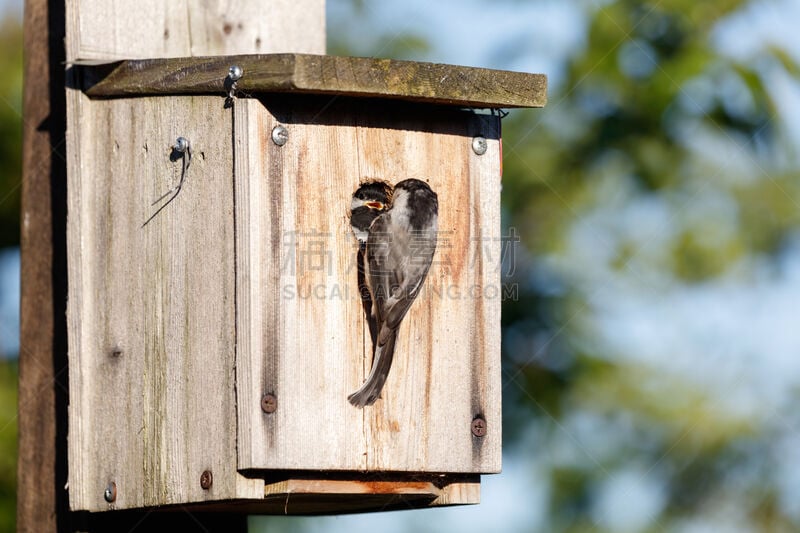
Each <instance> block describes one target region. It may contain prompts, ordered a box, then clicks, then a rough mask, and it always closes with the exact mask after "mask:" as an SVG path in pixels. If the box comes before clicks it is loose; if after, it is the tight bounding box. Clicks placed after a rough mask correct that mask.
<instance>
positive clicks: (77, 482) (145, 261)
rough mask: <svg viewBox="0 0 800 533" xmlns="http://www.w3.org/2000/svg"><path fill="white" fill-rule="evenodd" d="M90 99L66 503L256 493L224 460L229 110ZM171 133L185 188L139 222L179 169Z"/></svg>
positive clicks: (228, 360) (201, 100)
mask: <svg viewBox="0 0 800 533" xmlns="http://www.w3.org/2000/svg"><path fill="white" fill-rule="evenodd" d="M71 97H72V98H78V99H84V98H86V97H85V96H83V95H81V94H80V93H78V92H73V93H72V94H71ZM90 105H91V106H92V113H91V118H92V121H91V122H89V123H85V124H83V126H82V127H81V128H80V129H79V130H78V131H70V132H69V133H70V191H69V192H70V195H69V202H70V203H69V254H70V260H69V265H70V269H69V279H70V298H69V307H68V315H69V330H70V364H71V368H72V370H73V371H72V372H71V379H70V399H71V401H70V406H69V407H70V442H69V444H70V470H69V472H70V499H71V504H72V507H73V508H74V509H88V510H94V511H98V510H105V509H108V508H120V509H124V508H134V507H146V506H155V505H165V504H170V503H187V502H197V501H207V500H218V499H233V498H235V497H259V493H260V491H261V490H263V481H262V482H259V480H246V481H243V480H242V479H240V475H239V474H238V472H237V470H236V405H235V382H234V379H235V376H234V364H235V363H234V355H235V353H234V345H235V322H234V312H235V310H234V294H235V290H234V283H235V278H234V236H233V230H234V228H233V183H232V180H233V176H232V173H231V171H232V168H233V163H232V160H231V158H232V150H231V137H230V135H231V133H230V132H231V131H232V124H231V113H230V111H229V110H226V109H223V108H222V106H221V105H220V102H219V101H218V100H217V99H215V98H211V97H186V98H181V99H170V98H143V99H135V100H109V101H103V102H91V104H90ZM76 107H78V104H77V103H73V108H76ZM178 136H183V137H186V138H187V139H189V140H190V142H191V144H192V149H191V152H192V157H191V163H190V165H189V166H188V168H187V169H186V175H185V176H184V185H183V188H182V189H181V191H180V193H179V194H178V195H177V196H176V197H175V199H174V200H173V201H172V202H171V203H170V204H169V205H167V207H166V208H165V209H163V210H162V211H160V213H159V214H158V215H157V216H156V217H155V218H153V219H152V220H150V222H148V223H147V224H146V225H144V226H143V224H144V223H145V222H146V221H147V220H148V219H149V218H150V216H151V215H152V214H153V213H154V212H155V211H156V210H157V209H158V208H159V207H160V206H161V205H162V204H163V202H164V201H166V199H164V200H162V201H160V202H154V200H156V199H157V198H159V197H161V196H162V195H163V194H164V193H165V192H167V191H169V190H170V189H172V188H174V187H175V186H176V185H178V183H179V182H180V180H181V174H182V172H183V165H184V161H183V160H182V159H176V157H175V155H176V154H174V153H172V152H171V145H172V144H173V143H174V142H175V139H176V138H177V137H178ZM205 470H209V471H211V472H212V474H213V485H212V487H211V488H210V489H209V490H204V489H203V488H202V487H201V484H200V476H201V474H202V473H203V471H205ZM109 482H114V483H115V484H116V489H117V499H116V501H115V502H114V503H113V504H111V505H109V504H108V503H107V502H105V501H104V499H103V489H104V487H105V486H106V484H107V483H109ZM248 489H249V490H248Z"/></svg>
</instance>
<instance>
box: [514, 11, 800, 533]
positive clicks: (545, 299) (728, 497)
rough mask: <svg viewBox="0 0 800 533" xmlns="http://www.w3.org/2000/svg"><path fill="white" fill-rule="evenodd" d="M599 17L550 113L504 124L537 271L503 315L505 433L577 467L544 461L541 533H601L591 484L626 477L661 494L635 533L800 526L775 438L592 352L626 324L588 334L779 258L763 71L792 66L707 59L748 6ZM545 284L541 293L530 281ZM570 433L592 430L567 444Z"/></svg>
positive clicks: (795, 185) (697, 385)
mask: <svg viewBox="0 0 800 533" xmlns="http://www.w3.org/2000/svg"><path fill="white" fill-rule="evenodd" d="M602 4H603V5H602V7H599V8H590V9H589V11H588V12H587V16H588V18H589V24H588V35H587V39H586V44H585V47H584V49H583V50H582V52H581V53H579V54H577V55H576V56H575V57H573V58H571V59H570V61H569V63H568V65H567V68H566V76H565V79H564V80H563V83H562V84H561V85H559V86H558V87H555V88H551V93H550V97H549V103H548V107H547V108H545V109H543V110H535V111H523V112H512V114H511V116H509V117H508V118H507V119H505V121H504V130H503V137H504V140H505V172H504V178H503V202H504V207H505V209H506V212H507V220H508V224H509V225H511V226H515V227H517V228H518V230H519V234H520V235H522V237H523V243H524V245H525V248H526V249H527V250H528V252H529V253H530V254H531V257H532V258H535V259H530V260H529V262H528V265H527V267H528V268H527V269H522V270H523V271H522V272H521V274H520V275H518V277H517V278H516V279H517V280H519V281H520V283H525V284H526V285H527V290H522V291H521V298H520V300H519V301H517V302H508V303H507V305H506V306H505V308H504V316H503V319H504V331H505V337H504V378H505V379H504V383H505V390H504V392H505V394H506V403H505V404H504V410H505V415H506V417H507V421H506V423H507V426H506V427H509V426H510V427H512V428H519V427H520V426H522V425H524V424H525V421H526V420H527V421H528V423H529V424H530V423H534V424H538V425H539V426H541V427H544V428H546V430H547V432H548V435H549V437H548V441H547V442H548V446H549V448H550V449H558V448H559V447H563V446H564V445H565V441H566V443H567V444H568V445H570V446H573V447H575V448H577V449H576V451H575V454H576V456H577V457H580V458H581V459H579V460H578V459H576V460H574V461H572V462H569V463H568V464H565V465H562V464H560V463H559V462H558V461H553V462H552V464H551V465H550V466H551V483H552V491H551V499H550V508H549V512H550V516H549V519H550V523H551V525H552V526H553V529H555V530H564V531H583V530H594V531H598V530H599V531H613V530H614V529H615V528H614V527H613V525H611V524H608V523H604V522H603V521H602V520H601V519H598V518H597V516H591V515H592V513H593V512H594V513H595V514H597V508H596V505H597V502H598V501H599V500H600V499H601V497H602V494H601V490H600V489H598V487H599V486H601V485H602V483H601V481H602V480H606V479H614V478H615V477H616V472H617V471H618V470H620V469H624V468H626V467H629V466H630V465H631V464H641V465H645V468H643V472H642V474H641V476H640V478H641V480H648V481H650V480H653V479H654V480H655V482H656V483H657V484H658V485H659V486H660V487H662V488H663V490H664V495H663V498H664V502H663V510H661V511H658V513H657V515H656V516H652V517H651V520H649V521H648V523H647V524H645V525H643V526H642V527H647V528H654V530H661V528H662V527H665V528H667V529H670V528H672V527H675V526H677V525H679V524H682V523H686V522H687V521H691V520H693V519H695V518H698V519H708V520H710V522H709V523H715V522H714V521H715V519H714V518H713V515H714V512H715V511H714V509H721V508H724V506H725V505H733V506H735V507H737V509H738V512H739V513H740V515H739V516H740V521H739V522H736V524H737V527H742V528H744V529H747V528H753V529H757V530H791V529H795V528H797V527H799V526H800V524H798V523H797V522H795V521H794V518H793V517H792V516H789V515H787V513H786V510H785V506H783V507H782V506H781V505H780V499H781V498H785V497H786V495H785V494H784V495H781V494H780V489H779V487H777V486H776V482H775V481H774V478H772V477H770V476H774V474H775V472H774V466H773V465H770V464H769V461H768V460H765V459H764V458H765V457H769V456H770V455H771V454H774V453H775V452H774V451H773V450H770V444H769V442H770V439H773V438H775V437H776V436H777V435H784V436H785V431H784V432H781V431H780V430H779V429H775V428H774V427H773V426H771V425H770V424H768V423H765V421H764V420H763V419H761V418H760V417H759V416H758V415H755V416H754V413H753V412H751V411H747V410H745V411H737V410H736V409H731V408H730V406H729V405H727V404H726V402H725V401H724V400H723V399H721V398H720V392H719V391H715V390H709V389H708V388H707V385H706V384H705V383H706V382H707V381H708V379H707V378H706V379H705V381H704V380H703V379H697V380H694V379H692V376H688V377H687V375H686V374H684V373H679V372H670V371H668V370H665V367H668V365H667V364H666V363H667V361H650V362H647V363H644V362H633V361H631V360H630V359H629V356H628V355H623V354H624V350H620V349H619V348H614V347H609V345H607V344H604V342H602V339H607V338H609V337H613V336H614V333H615V332H614V330H615V329H626V328H630V327H632V326H631V325H629V324H623V323H618V324H608V325H607V326H606V327H602V328H600V329H598V326H597V324H598V323H600V324H602V323H603V322H602V314H603V304H602V303H598V294H601V293H604V292H607V291H615V292H617V293H619V299H624V298H626V296H625V294H628V295H630V294H637V295H639V297H640V298H641V299H642V300H645V301H646V300H648V298H649V299H650V300H651V301H652V302H653V304H655V303H656V302H657V301H658V299H660V298H663V297H666V296H667V295H669V294H670V291H674V290H692V288H693V287H703V286H704V284H707V283H712V282H714V281H716V280H721V279H739V280H742V281H743V282H744V283H747V282H749V281H751V280H752V277H751V276H752V275H753V274H751V270H750V267H749V266H748V265H751V264H752V263H753V261H756V260H762V259H763V260H767V261H769V260H771V258H774V257H777V256H778V255H779V254H780V253H781V252H782V250H783V249H784V248H785V246H786V243H787V241H789V240H790V239H791V235H792V234H793V232H796V228H797V227H798V222H799V221H800V209H798V199H800V180H798V167H797V158H796V157H795V156H793V155H792V147H791V141H790V140H789V139H787V137H786V135H785V128H784V127H782V123H781V121H782V117H781V110H780V102H779V101H778V100H776V95H775V93H774V92H773V91H771V90H770V79H771V78H770V76H769V71H768V69H765V68H764V65H772V66H775V65H779V66H780V68H781V69H783V70H784V71H785V73H786V74H788V75H789V76H791V77H794V78H795V82H796V81H797V77H798V73H800V67H799V66H798V64H797V63H796V62H795V61H794V59H793V58H792V56H790V55H789V54H788V53H787V52H786V51H784V50H781V49H779V48H777V47H775V46H772V47H765V48H764V50H763V51H762V52H761V55H760V56H759V57H758V58H757V59H756V60H754V59H752V58H748V59H747V60H742V59H736V58H732V57H727V56H725V55H723V54H721V53H719V52H718V51H717V50H716V49H715V47H714V44H713V39H712V34H713V32H714V31H715V29H716V28H717V27H718V24H719V23H720V21H721V20H723V19H724V18H725V17H726V16H727V15H730V14H732V13H734V12H736V11H737V10H738V9H741V8H742V7H743V6H744V5H746V4H745V2H741V1H724V2H713V3H712V2H694V1H688V0H687V1H684V0H673V1H660V2H633V1H617V2H606V3H602ZM593 5H596V4H593ZM532 126H533V127H532ZM632 205H641V206H645V207H651V208H652V209H650V211H652V210H658V209H661V210H663V211H664V213H665V216H664V217H663V218H662V219H661V220H662V224H661V225H660V227H656V228H655V229H652V230H650V231H648V232H644V231H641V230H637V228H636V227H635V225H636V224H637V223H638V222H639V221H638V219H637V218H632V217H630V216H628V217H627V218H623V217H622V212H623V211H625V210H627V209H629V208H630V206H632ZM642 214H644V213H642ZM587 247H588V248H590V249H589V250H587ZM757 258H760V259H757ZM541 270H544V272H545V274H541V273H540V274H539V278H541V277H542V276H544V277H545V278H547V279H546V281H537V282H536V283H533V284H531V283H530V282H529V281H527V280H530V279H531V278H535V279H538V278H537V277H536V276H532V275H531V273H532V271H533V272H535V271H541ZM601 301H613V299H610V300H601ZM719 305H720V306H724V305H725V302H719ZM641 312H642V313H647V312H648V309H647V308H646V307H641ZM745 323H746V322H744V321H743V326H744V324H745ZM745 327H746V326H745ZM714 334H715V332H714V331H709V333H708V335H709V336H711V335H714ZM525 338H527V339H528V341H524V340H520V339H525ZM537 339H540V340H539V341H537ZM542 340H543V341H542ZM724 341H725V339H719V342H720V343H722V342H724ZM677 355H679V354H676V356H677ZM726 364H729V363H728V362H726V361H725V360H724V359H720V361H719V365H720V367H721V368H722V367H724V365H726ZM703 368H707V367H703ZM697 373H698V374H699V373H700V371H699V370H698V371H697ZM725 396H727V397H728V398H730V399H735V398H736V396H737V390H736V389H733V390H730V391H727V394H726V395H725ZM576 420H582V421H584V422H585V421H586V420H590V421H592V424H595V426H596V428H597V430H596V431H595V432H593V433H592V434H591V435H587V436H586V438H581V435H580V432H578V431H575V430H572V429H571V426H570V424H571V423H573V422H575V421H576ZM524 434H525V431H524V430H519V431H514V430H511V431H510V432H509V433H508V436H510V437H512V439H515V438H519V439H522V438H523V436H524ZM610 443H611V444H610ZM608 447H612V448H613V450H612V451H611V452H609V451H608V449H607V448H608ZM650 465H652V466H650ZM648 468H649V470H648ZM755 471H760V472H761V476H760V477H759V476H756V475H752V474H751V472H755ZM795 496H796V494H795ZM731 502H733V503H731ZM744 502H746V503H744ZM702 517H705V518H702ZM636 530H639V529H638V528H637V529H636Z"/></svg>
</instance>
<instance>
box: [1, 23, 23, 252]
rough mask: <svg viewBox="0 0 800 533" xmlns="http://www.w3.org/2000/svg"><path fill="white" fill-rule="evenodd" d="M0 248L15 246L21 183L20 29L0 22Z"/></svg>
mask: <svg viewBox="0 0 800 533" xmlns="http://www.w3.org/2000/svg"><path fill="white" fill-rule="evenodd" d="M0 50H3V53H2V54H0V72H3V76H0V139H2V140H3V142H2V143H0V248H3V247H6V246H14V245H19V199H20V184H21V180H22V26H21V25H20V23H19V21H18V20H17V19H16V18H13V17H7V18H5V19H3V20H0Z"/></svg>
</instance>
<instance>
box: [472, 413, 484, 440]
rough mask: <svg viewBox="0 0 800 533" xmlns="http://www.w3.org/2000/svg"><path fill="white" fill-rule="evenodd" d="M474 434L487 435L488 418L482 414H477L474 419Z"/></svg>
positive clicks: (478, 435) (477, 435)
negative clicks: (485, 418)
mask: <svg viewBox="0 0 800 533" xmlns="http://www.w3.org/2000/svg"><path fill="white" fill-rule="evenodd" d="M472 434H473V435H475V436H476V437H485V436H486V420H484V418H483V417H482V416H476V417H475V418H473V419H472Z"/></svg>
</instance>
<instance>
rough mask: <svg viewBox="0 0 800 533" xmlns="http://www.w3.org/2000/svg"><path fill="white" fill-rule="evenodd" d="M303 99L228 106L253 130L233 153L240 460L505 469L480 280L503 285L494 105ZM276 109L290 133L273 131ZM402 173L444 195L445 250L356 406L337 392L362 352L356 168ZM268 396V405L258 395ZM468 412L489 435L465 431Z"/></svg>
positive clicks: (242, 133) (366, 342)
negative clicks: (377, 383) (372, 390)
mask: <svg viewBox="0 0 800 533" xmlns="http://www.w3.org/2000/svg"><path fill="white" fill-rule="evenodd" d="M302 100H303V105H302V106H300V105H297V102H296V101H293V100H292V99H288V100H285V99H275V98H270V99H269V101H268V102H266V104H265V106H262V104H261V102H260V101H256V100H239V101H238V102H237V104H236V106H237V112H236V119H235V120H236V127H237V135H236V137H237V139H238V138H249V139H250V143H249V146H243V144H244V143H243V142H239V141H237V156H236V161H235V164H236V206H237V220H236V228H237V230H236V234H237V309H238V312H237V316H238V325H239V335H238V337H237V378H238V379H237V386H238V398H239V404H238V416H239V448H238V452H239V464H240V468H242V469H247V470H252V469H255V470H258V469H279V470H286V469H289V470H292V469H313V470H354V471H365V470H367V471H395V472H452V473H457V472H463V473H480V472H487V473H488V472H497V471H499V469H500V443H501V426H500V419H501V416H500V386H499V376H500V374H499V372H500V369H499V358H500V357H499V356H500V354H499V320H500V298H499V297H496V298H487V299H485V300H483V301H477V300H476V299H479V298H480V296H477V295H476V294H477V293H475V292H474V291H476V290H479V289H483V288H486V287H488V286H489V285H491V286H492V288H495V289H498V288H499V281H500V272H499V259H500V258H499V254H494V255H492V254H485V253H484V252H483V249H484V247H485V246H486V243H485V242H482V241H481V240H480V239H479V235H480V231H481V229H483V230H484V231H487V232H489V234H490V235H491V238H494V239H498V238H499V220H500V218H499V217H500V214H499V202H500V196H499V194H500V175H499V173H500V164H499V163H500V149H499V139H498V135H497V127H498V121H499V119H498V118H497V117H494V116H488V115H476V114H473V113H471V112H466V111H458V110H452V111H451V112H448V111H446V110H443V109H439V110H437V112H436V113H431V112H430V110H429V109H424V108H422V109H421V108H419V107H414V106H409V105H406V104H402V105H395V106H392V105H389V104H386V103H385V102H384V103H382V104H373V105H367V106H365V105H363V103H361V102H359V101H356V100H350V99H344V98H343V99H339V100H337V101H336V102H334V103H332V104H331V102H330V100H329V99H324V98H323V99H320V100H317V101H314V100H309V99H308V98H304V99H302ZM378 106H379V108H378ZM278 124H283V125H284V126H285V127H286V128H287V130H288V136H289V140H288V142H287V143H286V144H285V145H284V146H282V147H279V146H277V145H275V144H274V143H273V142H272V140H271V136H270V132H271V131H272V129H273V128H274V127H275V126H276V125H278ZM475 135H483V136H485V137H486V138H487V144H488V150H487V152H486V153H485V154H484V155H481V156H478V155H476V154H475V153H474V151H473V150H472V140H473V136H475ZM407 177H415V178H418V179H424V180H426V181H427V182H428V183H429V184H430V185H431V186H432V187H433V189H434V190H435V191H436V192H437V193H438V194H439V202H440V230H441V233H440V237H439V247H438V249H437V254H436V257H435V259H434V265H433V266H432V268H431V271H430V274H429V277H428V280H427V281H426V288H425V291H424V293H423V294H422V295H420V297H419V298H418V301H417V302H415V304H414V305H413V306H412V308H411V311H410V312H409V315H408V316H407V317H406V319H405V320H404V323H403V325H402V327H401V328H400V336H399V340H398V343H397V349H396V354H395V362H394V365H393V368H392V371H391V374H390V376H389V380H388V382H387V384H386V387H385V388H384V392H383V398H382V400H379V401H378V402H377V403H376V404H375V405H374V406H370V407H367V408H365V409H363V410H362V409H358V408H355V407H353V406H352V405H350V404H349V403H348V402H347V395H348V394H349V393H350V392H352V391H354V390H355V389H356V388H358V386H359V385H360V384H361V382H362V381H363V380H364V377H365V375H366V374H367V373H368V371H369V366H370V364H371V347H370V342H371V341H370V339H369V333H368V331H367V328H366V325H365V321H364V316H363V311H362V308H361V304H360V301H359V298H358V292H357V283H356V267H355V254H356V241H355V239H354V237H353V235H352V233H351V231H350V227H349V219H348V216H347V215H348V211H349V206H350V196H351V195H352V193H353V191H354V190H355V189H356V188H357V186H358V184H359V182H361V181H363V180H366V179H376V178H380V179H386V180H389V181H391V182H392V183H396V182H398V181H400V180H402V179H404V178H407ZM494 246H497V247H499V244H497V243H494V244H492V242H490V243H489V248H490V251H491V249H492V247H494ZM265 393H270V394H274V395H275V396H276V397H277V405H278V408H277V410H276V411H275V412H274V413H271V414H267V413H265V412H263V411H262V409H261V407H260V400H261V398H262V396H263V395H264V394H265ZM476 415H482V416H483V417H484V418H485V419H486V421H487V424H488V427H489V428H490V430H489V433H488V434H487V435H486V436H484V437H480V438H477V437H474V436H473V435H472V433H471V422H472V420H473V418H474V417H475V416H476Z"/></svg>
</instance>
